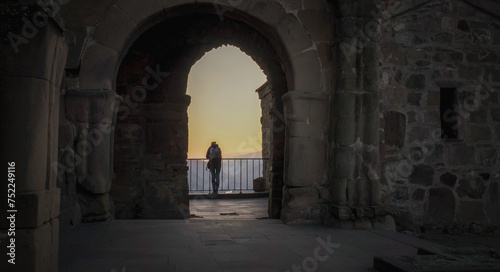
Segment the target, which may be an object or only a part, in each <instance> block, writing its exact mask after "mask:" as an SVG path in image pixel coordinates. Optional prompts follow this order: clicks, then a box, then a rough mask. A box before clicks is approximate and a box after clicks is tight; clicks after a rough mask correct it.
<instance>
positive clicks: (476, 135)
mask: <svg viewBox="0 0 500 272" xmlns="http://www.w3.org/2000/svg"><path fill="white" fill-rule="evenodd" d="M470 139H471V140H472V141H474V142H491V140H492V134H491V130H490V128H489V127H483V126H476V125H471V126H470Z"/></svg>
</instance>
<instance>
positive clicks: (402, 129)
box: [384, 111, 406, 148]
mask: <svg viewBox="0 0 500 272" xmlns="http://www.w3.org/2000/svg"><path fill="white" fill-rule="evenodd" d="M384 121H385V129H384V133H385V144H386V145H394V146H396V147H399V148H401V147H403V146H404V143H405V137H406V116H405V115H404V114H403V113H400V112H395V111H389V112H386V113H384Z"/></svg>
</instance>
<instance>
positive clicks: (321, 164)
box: [285, 138, 326, 187]
mask: <svg viewBox="0 0 500 272" xmlns="http://www.w3.org/2000/svg"><path fill="white" fill-rule="evenodd" d="M325 144H326V143H325V141H324V140H317V139H302V138H291V139H290V140H289V142H288V154H289V156H290V158H293V160H290V161H289V165H288V169H287V173H286V177H287V178H286V180H285V184H287V185H289V186H301V187H302V186H312V185H313V184H321V183H323V180H324V177H325V166H326V165H325V160H326V159H325V158H326V153H325V152H326V151H325V150H326V149H325Z"/></svg>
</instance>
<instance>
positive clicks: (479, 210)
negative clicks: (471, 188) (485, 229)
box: [459, 201, 484, 224]
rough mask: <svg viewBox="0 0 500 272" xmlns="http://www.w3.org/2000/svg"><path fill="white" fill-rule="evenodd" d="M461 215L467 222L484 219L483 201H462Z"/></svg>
mask: <svg viewBox="0 0 500 272" xmlns="http://www.w3.org/2000/svg"><path fill="white" fill-rule="evenodd" d="M459 215H460V219H461V221H462V222H464V223H466V224H467V223H469V222H480V221H483V220H484V212H483V203H482V202H481V201H461V202H460V208H459Z"/></svg>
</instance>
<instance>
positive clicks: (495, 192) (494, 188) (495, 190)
mask: <svg viewBox="0 0 500 272" xmlns="http://www.w3.org/2000/svg"><path fill="white" fill-rule="evenodd" d="M488 191H489V193H490V201H491V203H498V202H500V198H499V196H500V190H499V186H498V182H491V183H490V186H489V188H488Z"/></svg>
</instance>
